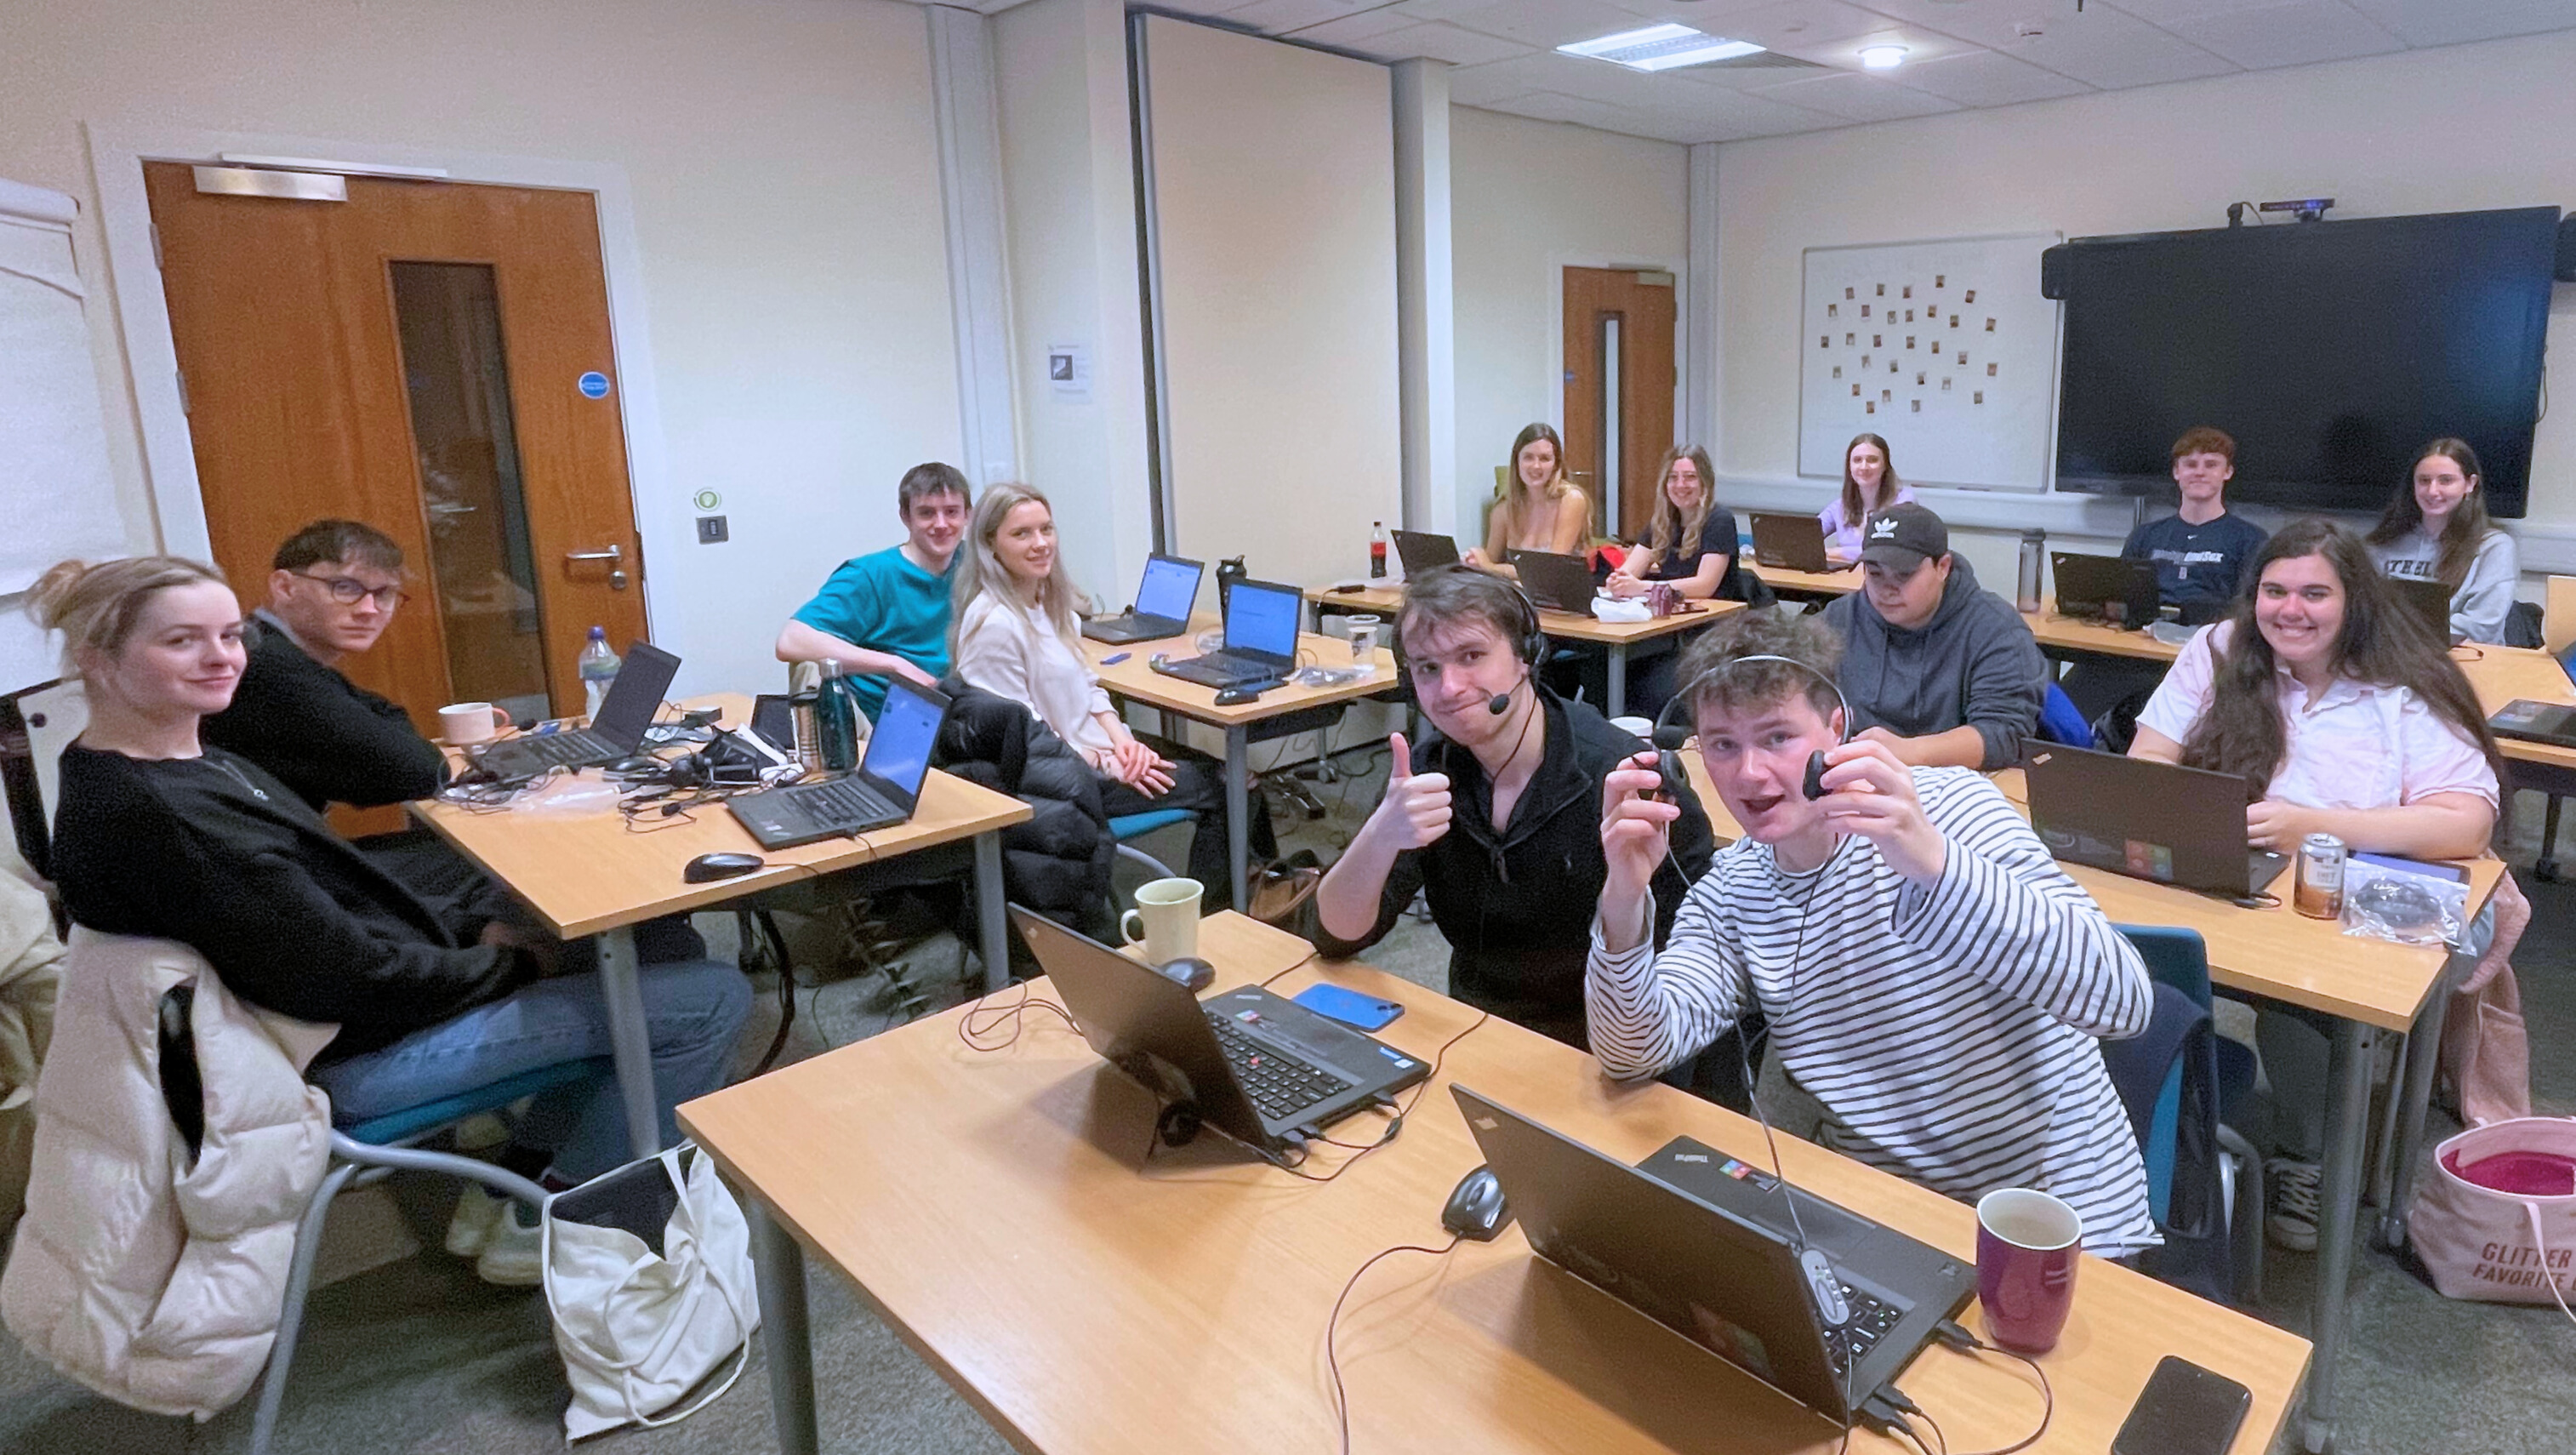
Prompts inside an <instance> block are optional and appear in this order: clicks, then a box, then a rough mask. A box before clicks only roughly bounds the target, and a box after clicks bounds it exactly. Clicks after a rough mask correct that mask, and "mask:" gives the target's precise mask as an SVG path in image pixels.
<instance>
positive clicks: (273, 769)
mask: <svg viewBox="0 0 2576 1455" xmlns="http://www.w3.org/2000/svg"><path fill="white" fill-rule="evenodd" d="M249 638H250V661H249V662H248V664H247V665H245V666H244V667H243V668H242V676H241V683H240V685H239V686H236V687H235V688H234V689H233V700H232V705H231V706H229V707H227V708H225V709H224V710H223V711H221V712H219V713H216V714H215V715H214V716H212V717H209V718H207V719H206V720H205V721H204V722H203V723H201V724H199V726H198V733H199V735H200V736H201V737H203V738H204V739H205V741H206V742H207V743H208V744H210V745H212V746H214V747H219V748H229V749H231V750H232V751H233V752H235V753H238V754H240V755H241V756H242V757H245V758H248V759H250V760H251V761H252V762H254V763H257V764H258V765H259V766H261V767H263V768H265V769H267V770H268V771H269V773H270V774H271V775H273V776H274V777H275V778H276V779H277V780H278V781H279V782H281V783H284V784H285V785H286V786H287V787H288V788H290V789H292V790H294V792H295V795H296V796H297V797H299V798H301V799H303V800H304V801H305V802H306V803H309V804H311V805H312V806H313V807H315V808H317V809H319V808H323V807H325V806H327V805H330V804H334V803H348V804H355V805H356V806H358V807H360V808H374V807H377V806H378V805H380V804H387V803H408V802H410V801H411V800H413V799H415V798H427V797H429V796H430V795H431V794H433V793H436V792H437V791H438V790H439V789H440V788H441V787H443V786H445V784H446V782H447V757H446V755H445V754H443V753H441V752H440V751H439V750H438V746H437V744H435V743H432V742H430V741H429V740H428V739H426V738H423V737H422V736H421V735H420V733H419V731H418V730H417V729H415V728H414V727H413V726H412V724H411V718H410V717H409V716H408V715H407V714H405V713H404V711H403V710H402V709H401V708H400V707H398V706H396V705H395V704H393V703H391V702H388V701H386V700H385V699H384V698H381V697H378V696H377V695H376V694H374V693H372V692H369V691H368V690H367V689H365V688H363V687H360V686H359V685H358V684H357V683H355V682H352V681H350V680H349V679H348V678H347V677H346V676H344V675H342V674H341V672H340V671H339V669H337V668H335V667H328V666H325V665H323V664H322V663H320V662H317V661H315V660H314V659H313V658H312V657H311V656H309V655H307V654H306V653H305V650H304V649H303V648H302V647H299V646H297V645H296V644H295V639H294V638H293V637H290V636H288V635H287V634H286V631H285V629H284V628H282V627H280V626H278V625H277V624H276V623H275V622H274V621H272V620H270V619H269V618H267V617H266V616H265V615H260V616H255V617H254V618H253V620H252V623H251V630H250V633H249Z"/></svg>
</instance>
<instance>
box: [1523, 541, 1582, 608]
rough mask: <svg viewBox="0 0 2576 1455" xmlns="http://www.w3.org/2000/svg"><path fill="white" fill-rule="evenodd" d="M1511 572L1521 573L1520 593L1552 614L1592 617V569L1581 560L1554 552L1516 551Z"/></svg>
mask: <svg viewBox="0 0 2576 1455" xmlns="http://www.w3.org/2000/svg"><path fill="white" fill-rule="evenodd" d="M1512 569H1513V570H1515V571H1518V572H1520V573H1521V589H1522V590H1523V591H1526V592H1528V593H1529V594H1530V600H1532V601H1535V602H1537V603H1538V604H1539V605H1541V606H1544V607H1546V608H1548V609H1549V610H1550V611H1564V612H1571V613H1573V614H1574V615H1576V616H1590V615H1591V614H1592V568H1591V567H1590V566H1589V565H1587V564H1585V562H1584V559H1583V558H1582V557H1581V556H1560V555H1558V554H1556V553H1555V552H1554V551H1514V552H1512Z"/></svg>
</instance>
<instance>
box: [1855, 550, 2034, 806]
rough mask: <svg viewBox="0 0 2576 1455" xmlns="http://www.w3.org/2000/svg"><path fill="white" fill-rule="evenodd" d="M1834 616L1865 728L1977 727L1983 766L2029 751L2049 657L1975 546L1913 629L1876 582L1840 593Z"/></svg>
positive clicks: (1925, 731)
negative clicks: (1973, 555) (1989, 578)
mask: <svg viewBox="0 0 2576 1455" xmlns="http://www.w3.org/2000/svg"><path fill="white" fill-rule="evenodd" d="M1825 625H1827V626H1829V627H1832V628H1833V629H1834V631H1835V632H1836V633H1838V634H1839V635H1840V636H1841V637H1842V639H1843V665H1842V671H1841V672H1840V673H1839V674H1838V683H1839V685H1840V686H1841V688H1842V690H1843V696H1844V697H1845V698H1846V699H1847V700H1848V701H1849V702H1850V703H1851V709H1852V718H1853V721H1852V724H1851V730H1852V732H1853V733H1854V734H1855V735H1857V734H1858V733H1859V732H1860V730H1861V729H1863V728H1867V727H1884V728H1886V729H1887V730H1888V731H1889V732H1892V733H1895V734H1896V735H1897V736H1899V737H1907V738H1919V737H1929V736H1931V735H1932V734H1934V733H1944V732H1948V731H1949V730H1950V729H1952V728H1955V727H1963V726H1964V727H1973V728H1975V729H1976V730H1977V736H1979V737H1981V738H1983V739H1985V742H1986V753H1985V758H1984V761H1983V762H1981V763H1980V764H1979V765H1978V766H1979V767H1981V768H1984V769H1986V770H1987V771H1988V772H1992V771H1993V770H1995V769H1997V768H2008V767H2011V766H2012V765H2013V764H2015V763H2018V762H2020V761H2021V740H2022V739H2023V738H2025V737H2028V736H2030V734H2031V732H2032V731H2033V730H2034V729H2036V728H2037V727H2038V726H2039V704H2040V701H2041V699H2042V698H2043V697H2044V696H2045V695H2046V694H2047V691H2048V662H2047V660H2046V659H2045V658H2043V657H2041V656H2040V654H2039V643H2037V642H2035V641H2033V640H2031V635H2030V626H2029V624H2028V623H2027V622H2024V621H2023V620H2022V619H2021V613H2020V612H2017V611H2015V610H2013V608H2012V603H2011V602H2009V601H2006V600H2004V599H2003V598H2002V597H2000V596H1997V595H1995V594H1994V593H1992V592H1990V591H1987V590H1985V589H1983V588H1982V587H1980V586H1978V585H1977V573H1976V572H1975V570H1973V569H1972V568H1970V566H1969V565H1968V560H1967V558H1966V557H1965V556H1960V555H1956V554H1953V555H1952V556H1951V558H1950V581H1949V584H1948V585H1947V586H1945V587H1944V588H1943V589H1942V592H1941V604H1940V606H1938V607H1936V608H1935V609H1934V610H1933V612H1932V619H1931V620H1930V621H1928V622H1925V623H1924V624H1923V625H1921V626H1919V627H1916V628H1914V629H1913V630H1911V631H1906V630H1900V629H1899V628H1896V627H1892V626H1889V625H1888V624H1887V618H1885V617H1883V616H1880V615H1879V614H1878V608H1877V607H1876V606H1873V605H1871V604H1870V600H1869V593H1868V592H1867V591H1855V592H1853V593H1852V594H1850V595H1849V596H1844V597H1840V598H1837V599H1836V600H1835V601H1834V603H1833V604H1832V605H1831V606H1828V607H1826V608H1825Z"/></svg>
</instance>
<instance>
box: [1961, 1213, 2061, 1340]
mask: <svg viewBox="0 0 2576 1455" xmlns="http://www.w3.org/2000/svg"><path fill="white" fill-rule="evenodd" d="M2083 1245H2084V1221H2083V1219H2081V1218H2079V1217H2077V1216H2076V1215H2075V1209H2073V1208H2071V1207H2068V1206H2067V1205H2066V1204H2065V1203H2064V1202H2063V1201H2061V1200H2060V1199H2058V1198H2054V1197H2051V1196H2049V1195H2048V1194H2047V1193H2045V1192H2034V1191H2032V1190H2031V1189H2029V1188H2025V1187H2006V1188H1999V1189H1997V1190H1996V1191H1993V1192H1989V1193H1987V1194H1986V1195H1985V1196H1984V1197H1981V1198H1979V1199H1977V1303H1978V1305H1979V1306H1980V1307H1982V1308H1983V1309H1984V1310H1985V1314H1986V1337H1987V1338H1988V1339H1990V1340H1992V1341H1993V1342H1994V1343H1995V1344H1997V1345H1999V1346H2001V1347H2003V1348H2006V1349H2010V1350H2012V1351H2013V1352H2014V1353H2016V1354H2045V1353H2047V1352H2048V1351H2049V1350H2051V1349H2054V1348H2056V1347H2057V1336H2058V1334H2059V1333H2060V1332H2061V1331H2063V1330H2064V1329H2065V1327H2066V1315H2067V1311H2068V1310H2070V1309H2072V1308H2073V1307H2074V1306H2075V1265H2076V1262H2077V1260H2078V1259H2079V1258H2080V1257H2081V1256H2082V1255H2083V1251H2084V1246H2083Z"/></svg>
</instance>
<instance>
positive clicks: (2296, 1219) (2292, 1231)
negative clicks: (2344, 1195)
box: [2263, 1157, 2325, 1253]
mask: <svg viewBox="0 0 2576 1455" xmlns="http://www.w3.org/2000/svg"><path fill="white" fill-rule="evenodd" d="M2263 1180H2264V1182H2265V1183H2266V1184H2267V1185H2268V1186H2269V1188H2270V1196H2271V1202H2272V1211H2271V1216H2269V1217H2268V1218H2266V1219H2264V1223H2263V1226H2264V1228H2265V1229H2266V1230H2267V1231H2269V1232H2270V1233H2271V1235H2272V1241H2273V1242H2275V1243H2278V1244H2279V1245H2281V1246H2282V1247H2284V1248H2288V1249H2290V1250H2292V1251H2294V1252H2299V1253H2313V1252H2315V1251H2316V1249H2317V1209H2318V1207H2319V1205H2320V1204H2321V1202H2322V1200H2323V1199H2322V1197H2321V1193H2322V1192H2323V1190H2324V1186H2325V1169H2324V1168H2323V1167H2321V1166H2319V1165H2317V1164H2316V1163H2314V1162H2302V1161H2299V1160H2298V1159H2297V1158H2294V1157H2272V1158H2267V1159H2266V1160H2265V1161H2264V1163H2263Z"/></svg>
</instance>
